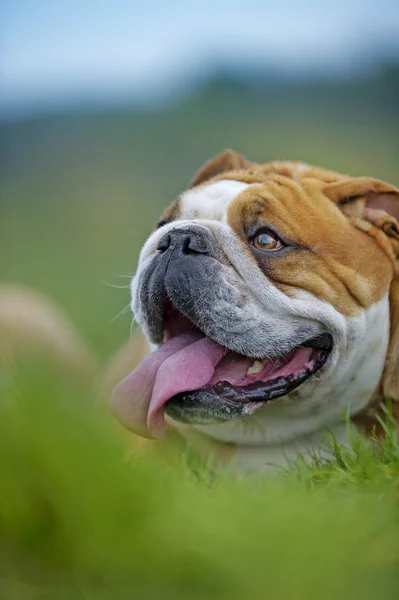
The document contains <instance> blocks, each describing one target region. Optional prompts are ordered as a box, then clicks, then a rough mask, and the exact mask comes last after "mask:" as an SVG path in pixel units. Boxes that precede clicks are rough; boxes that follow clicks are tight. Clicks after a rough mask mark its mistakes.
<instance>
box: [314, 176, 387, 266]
mask: <svg viewBox="0 0 399 600" xmlns="http://www.w3.org/2000/svg"><path fill="white" fill-rule="evenodd" d="M324 192H325V194H326V195H327V196H328V197H329V198H330V200H332V201H333V202H334V203H335V204H336V205H337V206H338V207H339V208H340V209H341V210H342V212H343V213H344V214H345V215H346V216H347V217H350V218H353V219H360V220H362V221H366V222H369V223H370V224H371V225H374V226H375V227H377V228H378V229H380V230H381V231H383V233H384V234H385V235H386V236H387V237H388V238H390V242H391V243H393V241H396V242H397V243H394V249H395V251H396V257H399V190H398V189H397V188H396V187H394V186H393V185H390V184H389V183H385V182H384V181H379V180H378V179H371V178H369V177H355V178H352V179H348V180H347V181H344V182H341V183H330V184H329V185H327V186H326V187H325V188H324Z"/></svg>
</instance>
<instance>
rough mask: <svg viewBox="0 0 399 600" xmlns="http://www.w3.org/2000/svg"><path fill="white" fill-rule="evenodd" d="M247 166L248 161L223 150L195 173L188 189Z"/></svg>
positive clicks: (235, 153) (234, 152) (231, 151)
mask: <svg viewBox="0 0 399 600" xmlns="http://www.w3.org/2000/svg"><path fill="white" fill-rule="evenodd" d="M249 164H250V163H249V161H247V160H246V159H245V158H244V157H243V156H242V155H241V154H239V153H238V152H236V151H235V150H229V149H228V150H225V151H224V152H222V154H219V155H218V156H215V157H214V158H211V159H210V160H208V161H207V162H206V163H205V164H204V165H203V166H202V167H201V168H200V170H199V171H198V173H196V175H195V176H194V178H193V179H192V181H191V183H190V187H194V186H196V185H199V184H200V183H204V182H205V181H208V179H212V177H216V175H220V174H221V173H225V172H227V171H236V170H238V169H245V167H247V166H248V165H249Z"/></svg>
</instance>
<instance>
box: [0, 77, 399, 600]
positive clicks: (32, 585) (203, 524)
mask: <svg viewBox="0 0 399 600" xmlns="http://www.w3.org/2000/svg"><path fill="white" fill-rule="evenodd" d="M397 92H398V88H397V75H396V79H395V78H394V77H392V78H389V77H386V76H384V75H383V74H382V75H378V74H377V75H376V77H375V78H374V79H373V78H371V79H370V80H365V81H363V82H356V81H354V82H350V81H348V82H346V83H341V84H324V85H316V84H314V85H313V84H312V85H310V84H308V85H305V84H304V85H298V86H291V87H286V86H285V87H284V86H282V87H277V88H276V89H275V90H269V91H267V90H265V89H261V88H245V87H243V86H238V85H236V84H233V83H231V82H220V83H217V82H215V83H214V84H213V86H210V87H209V88H207V89H204V90H203V91H202V92H201V93H199V94H197V95H196V96H193V97H191V98H189V99H188V100H187V102H186V103H185V104H183V105H181V106H178V107H171V108H169V109H167V110H166V109H165V110H164V111H160V112H154V113H149V112H147V113H146V112H142V113H134V112H129V111H125V112H119V113H107V114H105V113H104V114H92V115H89V114H86V115H78V114H76V115H59V116H54V117H48V118H43V119H39V120H36V121H34V120H32V121H30V122H25V123H16V124H13V125H3V126H1V128H0V137H1V140H2V143H3V150H4V149H5V152H3V153H2V157H3V159H2V163H1V165H0V167H1V181H0V194H1V221H0V238H1V246H2V247H1V252H0V280H1V281H4V280H6V281H20V282H23V283H26V284H29V285H31V286H33V287H35V288H37V289H39V290H42V291H44V292H46V293H47V294H49V296H50V297H52V298H53V299H55V300H56V301H58V302H59V303H60V304H62V305H63V306H64V307H65V308H66V309H67V310H68V312H69V313H70V314H71V315H72V318H73V319H74V321H75V322H76V323H77V326H78V327H79V329H80V330H81V332H82V333H83V334H84V335H85V337H86V338H87V339H88V340H89V342H90V343H91V345H92V347H93V348H95V350H96V353H97V354H98V356H99V357H100V358H101V359H102V360H103V361H105V360H106V358H107V357H108V356H109V355H110V354H111V353H112V352H113V351H115V350H116V349H117V348H118V347H119V346H120V344H122V343H123V342H124V341H125V340H126V339H127V337H128V332H129V327H130V317H129V315H128V314H126V315H123V316H121V317H120V318H118V319H116V320H115V321H112V319H113V318H114V317H115V316H116V315H117V314H118V313H119V312H120V311H121V309H123V307H124V306H125V305H126V304H127V302H128V292H127V290H126V289H125V288H124V287H122V288H121V289H115V288H113V287H109V286H107V285H105V284H104V283H103V282H108V283H110V284H112V285H121V286H124V285H125V284H126V283H127V281H128V280H127V279H125V277H126V276H128V274H129V273H131V272H132V271H134V269H135V264H136V260H137V254H138V251H139V248H140V246H141V244H142V243H143V242H144V240H145V239H146V236H147V235H148V233H149V231H151V229H152V227H153V223H154V222H155V221H156V220H157V218H158V217H159V214H160V212H161V210H162V209H163V207H164V206H166V205H167V204H168V202H170V201H171V200H172V199H173V198H174V197H175V196H176V194H177V193H179V191H180V190H181V189H182V188H183V187H184V186H185V185H186V183H187V182H188V181H189V179H190V178H191V177H192V175H193V174H194V172H195V170H196V169H197V168H198V167H199V166H200V164H201V163H202V162H203V161H204V160H205V159H207V158H208V157H209V156H210V155H212V154H214V153H216V152H218V151H221V150H222V149H223V148H225V147H233V148H236V149H237V150H240V151H241V152H243V153H244V154H246V155H247V156H248V157H249V158H252V159H255V160H256V159H258V160H264V161H266V160H271V159H276V158H292V159H301V160H305V161H309V162H312V163H315V164H320V165H322V166H325V167H328V168H333V169H339V170H342V171H343V172H347V173H351V174H353V175H369V176H375V177H379V178H382V179H386V180H387V181H390V182H391V183H393V184H397V185H398V184H399V179H398V173H397V168H396V166H397V159H398V145H397V140H398V139H399V136H398V120H397V108H396V107H397V102H396V100H397ZM119 276H121V277H119ZM54 369H55V368H54V366H51V367H50V366H49V365H43V364H35V365H29V364H27V365H21V366H18V368H16V370H15V371H14V372H12V373H11V372H9V371H4V372H1V373H0V393H1V395H0V412H1V414H0V598H2V599H3V598H5V599H6V600H14V599H15V600H21V599H22V600H25V599H26V600H36V599H37V600H39V599H40V600H43V599H47V598H48V599H49V600H50V599H51V600H54V599H57V600H58V599H61V600H63V599H65V600H75V599H76V600H80V599H82V600H88V599H89V600H90V599H91V598H96V599H97V598H99V599H101V598H104V599H110V598H112V600H114V599H115V600H117V599H119V598H129V599H130V598H140V599H141V598H172V599H177V600H178V599H180V598H181V599H186V598H207V599H209V600H210V599H212V598H223V597H227V598H240V599H241V598H248V599H249V598H251V599H252V598H254V599H256V598H269V597H270V598H277V599H280V598H284V599H285V598H298V599H299V598H303V599H306V600H312V599H314V600H319V599H320V598H322V599H323V600H328V599H329V598H331V599H332V598H334V600H336V598H348V599H353V598H363V599H365V600H367V599H368V598H370V599H371V598H372V599H373V600H374V599H375V598H379V597H381V598H384V599H388V600H389V599H390V598H392V599H394V598H395V599H396V598H397V597H398V595H399V575H398V573H399V544H398V539H399V535H398V534H399V507H398V492H399V450H398V445H397V441H396V440H397V438H396V437H395V435H394V433H395V426H394V425H393V424H391V425H390V427H389V429H388V435H387V439H386V441H385V442H383V443H381V444H380V445H378V444H375V445H372V446H368V445H366V444H365V443H364V441H362V440H354V441H353V450H352V452H347V451H344V450H343V449H341V448H339V447H338V446H336V445H335V446H334V441H333V440H331V444H332V447H333V453H334V454H333V456H334V458H333V459H332V460H331V461H329V462H326V461H320V460H319V459H317V457H315V459H314V464H313V465H312V466H307V465H305V464H303V463H302V462H301V461H298V463H297V464H295V465H292V467H291V468H290V469H288V470H286V471H281V472H278V473H277V474H276V475H273V476H268V477H265V476H264V475H258V476H256V477H255V476H251V477H249V476H248V477H243V476H242V475H237V474H235V473H233V472H226V471H223V472H222V471H220V470H218V469H216V468H215V467H214V466H213V465H212V464H204V463H203V462H202V461H201V460H200V459H199V458H198V457H197V456H196V455H195V453H194V452H193V451H191V450H190V449H187V448H183V447H182V446H180V445H179V444H176V443H171V445H170V449H169V451H168V452H165V455H164V456H162V457H157V458H155V457H154V456H150V455H146V456H144V457H143V456H133V457H132V458H131V459H127V458H126V456H127V451H126V438H124V437H121V436H120V434H119V432H117V431H116V430H115V426H114V423H113V419H112V417H111V416H110V414H109V413H108V411H107V410H103V409H102V408H100V406H99V404H98V401H97V399H96V398H92V397H91V394H88V393H87V390H85V389H84V388H83V387H82V386H81V384H79V382H78V381H73V380H71V378H70V377H66V376H65V375H64V374H62V373H59V372H57V371H55V370H54Z"/></svg>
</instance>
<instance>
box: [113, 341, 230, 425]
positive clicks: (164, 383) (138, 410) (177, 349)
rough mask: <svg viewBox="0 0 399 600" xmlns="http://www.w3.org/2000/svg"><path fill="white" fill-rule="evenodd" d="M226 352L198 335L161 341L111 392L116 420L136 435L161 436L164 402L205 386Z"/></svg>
mask: <svg viewBox="0 0 399 600" xmlns="http://www.w3.org/2000/svg"><path fill="white" fill-rule="evenodd" d="M227 352H228V350H227V348H223V346H219V345H218V344H216V342H214V341H213V340H211V339H209V338H204V337H203V336H202V335H201V334H200V333H198V332H191V333H185V334H183V335H180V336H177V337H174V338H172V339H171V340H169V341H168V342H165V343H164V344H163V345H162V346H161V347H160V348H159V349H158V350H156V351H155V352H153V353H152V354H150V356H148V357H147V358H145V359H144V360H143V361H142V362H141V363H140V364H139V366H138V367H137V368H136V369H135V370H134V371H133V372H132V373H130V375H128V376H127V377H125V379H124V380H123V381H121V382H120V383H119V384H118V385H117V386H116V388H115V389H114V391H113V394H112V398H111V406H112V407H113V409H114V411H115V413H116V416H117V417H118V419H119V421H120V422H121V423H122V425H124V426H125V427H126V428H127V429H130V430H131V431H133V432H134V433H137V434H138V435H142V436H145V437H150V433H151V434H153V436H155V437H162V435H163V432H164V427H165V421H164V410H163V407H164V405H165V403H166V402H167V401H168V400H169V399H170V398H172V397H173V396H175V395H176V394H179V393H181V392H188V391H192V390H196V389H198V388H200V387H203V386H204V385H206V384H207V383H208V382H209V381H210V380H211V379H212V376H213V374H214V372H215V367H216V365H217V363H218V362H219V361H220V360H221V359H222V358H223V356H224V355H225V354H226V353H227Z"/></svg>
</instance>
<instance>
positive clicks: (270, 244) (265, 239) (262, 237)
mask: <svg viewBox="0 0 399 600" xmlns="http://www.w3.org/2000/svg"><path fill="white" fill-rule="evenodd" d="M252 243H253V245H254V246H255V248H257V249H258V250H265V251H268V252H270V251H273V250H280V248H282V247H283V244H282V243H281V242H280V240H279V239H278V237H277V236H275V235H273V234H272V233H266V232H263V233H258V234H257V235H256V236H255V237H254V238H253V240H252Z"/></svg>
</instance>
